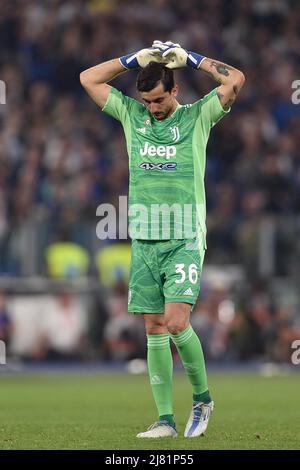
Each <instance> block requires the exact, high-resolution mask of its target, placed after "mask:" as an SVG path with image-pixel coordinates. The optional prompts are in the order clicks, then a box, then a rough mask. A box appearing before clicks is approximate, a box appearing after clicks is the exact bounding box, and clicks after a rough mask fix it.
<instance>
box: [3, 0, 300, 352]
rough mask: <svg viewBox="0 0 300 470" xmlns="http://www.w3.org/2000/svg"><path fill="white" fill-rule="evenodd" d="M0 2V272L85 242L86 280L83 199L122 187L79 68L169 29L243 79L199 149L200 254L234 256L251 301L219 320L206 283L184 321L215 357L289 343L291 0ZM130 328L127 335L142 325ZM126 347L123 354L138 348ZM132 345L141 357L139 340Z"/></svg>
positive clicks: (299, 75) (293, 268)
mask: <svg viewBox="0 0 300 470" xmlns="http://www.w3.org/2000/svg"><path fill="white" fill-rule="evenodd" d="M0 11H1V15H0V80H2V81H3V82H4V83H5V85H6V104H0V273H1V275H13V276H23V275H36V274H39V275H41V274H46V273H47V253H48V251H47V250H48V248H49V245H50V244H51V243H53V242H54V240H58V239H59V240H62V238H64V240H66V239H67V240H68V241H69V242H72V243H75V244H77V245H78V246H80V247H82V249H84V250H85V251H86V253H87V254H88V256H89V257H90V260H91V262H90V264H89V267H88V269H89V274H92V275H93V274H95V273H96V272H97V270H98V269H97V265H96V264H97V263H96V259H97V258H96V256H97V253H98V251H99V250H100V249H101V248H102V246H103V241H101V240H98V239H97V237H96V233H95V227H96V224H97V217H96V209H97V207H98V206H99V204H101V203H108V202H109V203H114V204H115V205H116V207H117V206H118V198H119V196H120V195H125V194H127V186H128V168H127V156H126V148H125V142H124V136H123V131H122V129H121V126H120V125H119V124H118V123H117V122H115V121H113V120H112V119H111V118H109V117H107V116H105V115H104V114H102V113H101V111H100V109H98V108H97V107H96V105H95V104H94V103H92V101H91V100H90V99H89V97H88V96H86V94H85V92H84V91H83V89H82V87H81V85H80V82H79V73H80V72H81V71H82V70H84V69H86V68H88V67H90V66H92V65H96V64H97V63H99V62H102V61H104V60H109V59H111V58H114V57H119V56H120V55H124V54H126V53H129V52H133V51H136V50H138V49H140V48H143V47H145V46H148V45H151V43H152V41H153V40H154V39H161V40H167V39H171V40H174V41H176V42H179V43H181V44H182V45H183V46H184V47H185V48H186V49H189V50H194V51H197V52H199V53H201V54H203V55H205V56H208V57H212V58H215V59H218V60H221V61H223V62H226V63H228V64H230V65H232V66H235V67H237V68H239V69H241V70H242V71H243V72H244V73H245V75H246V78H247V82H246V85H245V87H244V89H243V91H242V92H241V94H240V96H239V97H238V100H237V102H236V103H235V104H234V107H233V109H232V111H231V113H230V115H229V116H228V117H226V118H225V119H223V120H222V123H221V124H219V125H218V126H216V127H215V128H214V129H213V131H212V133H211V138H210V141H209V145H208V150H207V167H206V168H207V170H206V191H207V206H208V219H207V224H208V250H207V255H206V263H208V264H209V263H211V264H218V265H224V266H226V265H228V264H232V263H233V264H242V265H243V266H244V268H245V272H246V276H247V279H248V280H249V281H250V287H249V291H248V295H247V296H246V298H247V299H248V300H247V302H244V303H243V301H240V299H239V300H238V302H235V303H234V305H235V314H234V315H233V317H232V318H231V320H230V321H227V322H226V321H225V322H223V321H221V320H220V317H219V316H218V315H219V313H220V309H219V307H218V306H219V304H220V302H221V301H220V302H217V303H216V297H218V296H220V295H221V296H224V292H223V294H222V293H220V292H219V291H214V290H213V289H212V290H211V291H208V292H207V293H206V292H205V290H204V293H203V296H202V297H201V300H200V301H199V304H198V305H197V306H196V307H195V309H194V314H193V320H194V322H195V327H196V326H197V328H198V329H199V332H202V333H201V335H202V336H203V335H204V337H205V338H207V339H208V340H207V346H206V350H207V354H208V355H209V356H210V357H211V358H212V359H217V360H218V359H220V358H221V357H225V356H226V358H229V359H230V357H234V356H235V357H239V358H241V359H243V358H249V357H253V354H254V353H253V350H254V349H255V351H256V352H257V354H262V355H269V356H270V357H273V358H274V359H276V355H278V354H277V352H276V351H277V349H276V351H275V352H274V347H273V346H274V344H278V341H279V342H280V341H281V340H282V338H281V337H280V336H281V332H283V333H282V334H283V335H285V338H288V339H286V340H285V348H286V344H288V341H289V340H290V337H292V336H293V335H294V332H295V331H296V333H295V334H296V335H297V331H298V330H297V328H298V326H297V323H298V321H299V320H298V315H299V311H298V308H299V298H298V300H297V299H296V300H295V301H293V302H289V301H286V302H285V301H282V298H284V296H282V297H280V298H279V299H277V298H276V299H275V297H274V295H275V294H274V292H273V291H274V287H273V284H272V282H271V280H272V279H273V278H274V276H281V277H287V276H288V277H291V278H293V279H295V278H297V276H298V277H299V276H300V243H299V235H300V217H299V216H300V191H299V184H300V154H299V148H300V104H298V105H297V104H295V103H293V101H292V94H293V92H294V91H295V90H294V89H293V88H292V86H293V82H294V81H295V80H300V35H299V31H300V3H299V1H297V0H243V1H238V0H185V1H184V2H174V1H172V0H151V1H146V0H145V1H143V2H141V1H137V0H127V1H121V0H90V1H83V0H64V1H62V0H45V1H43V2H39V1H35V0H15V1H14V0H11V1H8V0H0ZM175 76H176V79H177V80H178V83H179V85H180V94H179V101H180V102H182V103H190V102H193V101H196V100H198V99H199V98H200V97H201V96H203V95H205V93H207V92H208V91H210V90H211V89H212V88H213V87H215V86H216V84H215V83H214V82H213V81H212V79H211V78H210V77H208V76H206V75H205V74H202V73H201V72H195V71H190V70H187V69H184V70H180V71H176V72H175ZM135 79H136V73H135V72H129V73H126V74H123V75H122V76H120V77H118V79H116V80H115V82H114V83H113V84H114V85H115V86H116V87H118V88H120V89H122V91H123V92H125V93H126V94H128V95H130V96H133V97H137V95H136V90H135ZM62 234H63V235H62ZM66 234H67V236H66ZM261 278H263V282H260V279H261ZM264 283H265V284H264ZM258 284H259V285H260V288H259V289H258V290H259V292H257V285H258ZM262 285H263V286H264V287H261V286H262ZM266 286H267V287H266ZM122 295H123V296H125V294H124V293H123V294H122ZM226 295H227V297H228V293H227V294H226ZM226 295H225V297H226ZM291 295H294V294H293V293H292V294H291ZM120 296H121V293H120V289H119V286H118V285H117V286H115V287H114V291H113V293H112V296H111V297H110V299H109V300H108V303H110V306H109V310H110V312H111V318H110V319H109V321H110V322H111V326H109V324H108V325H107V328H106V330H105V334H106V335H107V338H110V339H109V340H107V345H106V351H108V352H106V354H107V356H108V357H109V355H111V356H112V357H113V351H115V350H116V347H115V346H112V344H113V339H111V337H113V336H114V332H115V331H116V330H115V327H114V326H113V325H114V324H115V323H116V324H118V327H119V328H121V326H120V325H121V321H119V320H116V319H117V316H118V315H119V314H120V311H122V312H123V310H124V312H125V311H126V302H125V304H124V305H123V304H122V301H120ZM225 300H226V298H224V299H223V300H222V301H225ZM227 300H228V299H227ZM242 300H243V299H242ZM221 303H222V302H221ZM227 307H228V305H227ZM227 307H226V308H227ZM226 308H225V310H226ZM221 310H222V309H221ZM229 310H230V308H229ZM112 312H114V313H112ZM218 312H219V313H218ZM225 316H226V315H225ZM221 317H222V315H221ZM124 322H125V323H126V321H125V320H124ZM127 322H133V323H134V325H133V328H137V329H138V331H140V322H139V320H132V319H129V318H128V320H127ZM287 325H288V326H289V328H290V327H291V328H292V332H290V329H289V328H288V327H287ZM285 326H286V328H285ZM129 329H130V328H129ZM119 336H120V335H119ZM125 336H126V335H125ZM128 337H130V338H131V336H130V334H128V335H127V337H126V338H127V339H128ZM279 337H280V338H279ZM130 338H129V339H130ZM245 338H246V339H245ZM274 338H276V341H275V339H274ZM274 341H275V343H274ZM282 341H283V340H282ZM121 343H122V341H121ZM121 343H120V344H119V346H118V347H117V350H118V352H119V354H121V352H120V351H121V350H122V344H121ZM125 343H126V341H125ZM212 344H213V345H214V346H213V351H214V352H212V351H211V350H210V347H212V346H211V345H212ZM209 345H210V346H209ZM215 345H217V346H215ZM126 347H127V346H126ZM126 347H125V346H124V348H125V350H126ZM130 347H131V348H134V347H133V346H128V348H129V349H128V351H129V352H128V351H127V352H128V354H127V355H126V353H124V355H123V357H125V358H128V357H132V356H134V355H136V354H137V353H136V352H133V351H132V349H131V350H130ZM110 348H111V349H110ZM278 348H279V347H278ZM283 349H284V347H283ZM138 350H139V351H140V354H142V352H141V351H142V350H143V346H142V345H139V346H138ZM109 351H110V352H109ZM216 351H220V353H216ZM286 354H287V353H286V352H285V353H282V354H281V355H280V354H279V356H280V357H286ZM280 357H278V358H277V359H280Z"/></svg>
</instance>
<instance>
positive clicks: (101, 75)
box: [80, 47, 163, 108]
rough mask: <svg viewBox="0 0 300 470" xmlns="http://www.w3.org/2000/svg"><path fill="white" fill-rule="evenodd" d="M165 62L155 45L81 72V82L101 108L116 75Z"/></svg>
mask: <svg viewBox="0 0 300 470" xmlns="http://www.w3.org/2000/svg"><path fill="white" fill-rule="evenodd" d="M151 61H155V62H163V59H162V56H161V53H160V50H159V49H157V48H155V47H149V48H146V49H141V50H140V51H138V52H132V53H131V54H127V55H124V56H122V57H120V58H119V59H112V60H109V61H108V62H103V63H102V64H99V65H95V66H94V67H91V68H89V69H87V70H85V71H84V72H81V74H80V82H81V84H82V86H83V87H84V88H85V89H86V91H87V92H88V94H89V95H90V97H91V98H92V100H94V101H95V103H97V104H98V105H99V106H100V107H101V108H103V106H104V105H105V103H106V101H107V98H108V95H109V93H110V90H111V86H110V85H107V82H110V81H111V80H113V79H114V78H115V77H117V76H118V75H120V74H121V73H123V72H125V71H126V70H132V69H136V68H138V67H146V65H148V64H149V62H151Z"/></svg>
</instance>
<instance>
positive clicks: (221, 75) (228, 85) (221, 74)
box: [199, 58, 245, 109]
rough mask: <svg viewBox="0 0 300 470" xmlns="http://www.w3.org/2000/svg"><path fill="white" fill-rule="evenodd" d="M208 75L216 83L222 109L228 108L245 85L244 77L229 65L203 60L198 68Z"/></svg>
mask: <svg viewBox="0 0 300 470" xmlns="http://www.w3.org/2000/svg"><path fill="white" fill-rule="evenodd" d="M199 69H200V70H203V71H204V72H206V73H208V74H209V75H210V76H211V77H212V78H213V79H214V80H216V82H218V83H220V86H219V87H218V97H219V99H220V102H221V104H222V106H223V108H224V109H228V108H230V106H231V105H232V104H233V103H234V101H235V99H236V97H237V95H238V94H239V92H240V90H241V88H242V87H243V85H244V83H245V75H244V74H243V72H241V71H240V70H238V69H235V68H234V67H231V66H230V65H226V64H223V62H219V61H218V60H214V59H209V58H205V59H204V60H203V61H202V62H201V64H200V67H199Z"/></svg>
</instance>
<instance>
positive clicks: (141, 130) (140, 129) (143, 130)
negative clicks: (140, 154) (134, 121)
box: [136, 127, 146, 134]
mask: <svg viewBox="0 0 300 470" xmlns="http://www.w3.org/2000/svg"><path fill="white" fill-rule="evenodd" d="M136 130H137V132H141V133H142V134H146V127H138V128H137V129H136Z"/></svg>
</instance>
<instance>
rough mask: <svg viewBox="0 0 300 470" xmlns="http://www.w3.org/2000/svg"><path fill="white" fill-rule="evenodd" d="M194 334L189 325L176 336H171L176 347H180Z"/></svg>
mask: <svg viewBox="0 0 300 470" xmlns="http://www.w3.org/2000/svg"><path fill="white" fill-rule="evenodd" d="M193 334H194V330H193V328H192V326H191V325H189V326H188V327H187V328H186V329H185V330H183V331H182V332H181V333H179V334H178V335H171V334H170V336H171V338H172V340H173V342H174V343H175V344H176V346H181V345H182V344H184V343H186V342H187V341H188V340H189V339H190V338H191V337H192V335H193Z"/></svg>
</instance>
